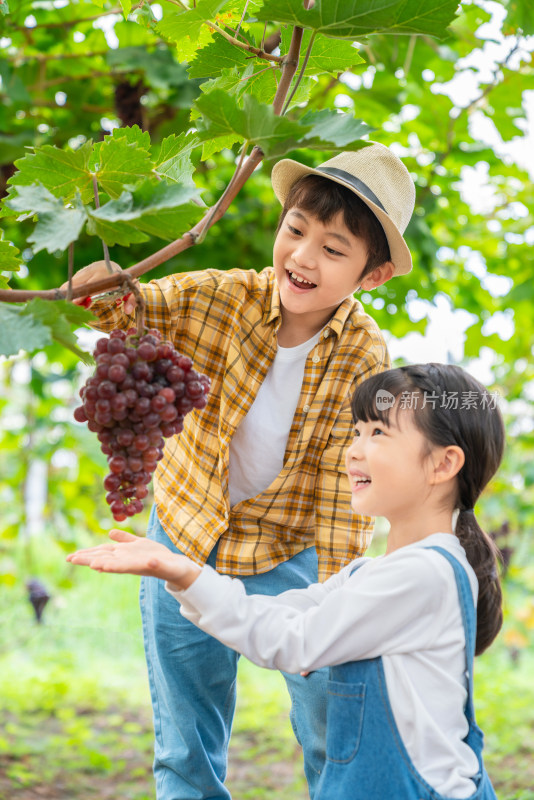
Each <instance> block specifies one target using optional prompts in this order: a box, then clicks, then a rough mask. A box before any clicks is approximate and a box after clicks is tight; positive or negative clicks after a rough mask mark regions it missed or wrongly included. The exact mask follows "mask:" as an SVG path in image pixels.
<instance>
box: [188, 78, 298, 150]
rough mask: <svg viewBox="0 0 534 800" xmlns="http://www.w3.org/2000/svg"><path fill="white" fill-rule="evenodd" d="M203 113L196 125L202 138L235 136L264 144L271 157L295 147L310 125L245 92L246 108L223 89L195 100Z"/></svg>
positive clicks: (257, 143)
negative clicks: (287, 115) (279, 113)
mask: <svg viewBox="0 0 534 800" xmlns="http://www.w3.org/2000/svg"><path fill="white" fill-rule="evenodd" d="M196 105H197V107H198V109H199V110H200V112H201V113H202V120H199V122H198V124H197V127H198V133H199V136H200V137H201V139H202V140H209V139H214V138H217V137H220V136H225V137H227V136H236V137H238V139H247V140H248V141H250V142H253V143H254V144H256V145H258V147H261V149H262V150H263V152H264V153H265V155H266V156H267V157H268V158H273V157H276V156H280V155H283V154H285V153H288V152H289V151H290V150H294V149H295V147H296V146H297V144H298V142H299V141H300V140H301V139H302V138H303V136H304V134H306V133H307V132H308V131H309V130H310V129H309V127H307V126H303V125H301V124H300V123H298V122H294V121H292V120H290V119H288V118H287V117H281V116H277V115H276V114H275V113H274V111H273V109H272V107H271V106H268V105H264V104H263V103H260V102H259V101H258V100H256V98H255V97H253V96H252V95H245V96H244V98H243V108H240V107H239V105H238V103H237V100H236V99H235V98H234V97H231V96H229V95H228V94H226V93H225V92H223V91H222V90H220V89H217V90H216V91H213V92H210V94H207V95H202V96H201V97H199V98H198V99H197V101H196Z"/></svg>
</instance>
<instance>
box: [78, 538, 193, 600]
mask: <svg viewBox="0 0 534 800" xmlns="http://www.w3.org/2000/svg"><path fill="white" fill-rule="evenodd" d="M109 538H110V539H112V540H113V541H112V542H106V543H105V544H99V545H97V546H96V547H88V548H86V549H85V550H77V551H76V552H75V553H70V554H69V555H68V556H67V561H70V562H71V563H72V564H77V565H78V566H82V567H90V568H91V569H94V570H96V571H97V572H115V573H128V574H130V575H147V576H149V577H153V578H161V579H162V580H165V581H168V582H169V583H171V584H173V587H174V588H176V589H178V590H183V589H187V588H188V587H189V586H191V584H192V583H193V581H194V580H195V579H196V578H197V577H198V575H199V574H200V567H198V566H197V565H196V564H195V563H194V562H193V561H191V560H190V559H189V558H187V556H183V555H179V554H178V553H173V552H171V550H169V548H168V547H165V545H163V544H160V543H159V542H153V541H152V540H151V539H146V538H144V537H142V536H134V535H133V533H127V532H126V531H121V530H118V529H116V528H114V529H113V530H112V531H110V534H109Z"/></svg>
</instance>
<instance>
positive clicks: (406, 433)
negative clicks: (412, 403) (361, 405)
mask: <svg viewBox="0 0 534 800" xmlns="http://www.w3.org/2000/svg"><path fill="white" fill-rule="evenodd" d="M413 413H417V411H413V412H412V411H408V410H401V411H400V412H399V413H398V414H397V413H395V410H394V409H393V410H392V412H391V414H390V419H389V423H390V424H389V427H388V426H387V425H385V423H383V422H362V421H359V422H357V423H356V425H355V429H354V439H353V441H352V444H351V445H350V446H349V448H348V450H347V453H346V459H345V465H346V469H347V475H348V478H349V482H350V488H351V506H352V510H353V511H354V512H355V513H357V514H364V515H367V516H372V517H378V516H380V517H386V518H387V519H388V520H389V521H390V522H391V523H392V524H393V522H396V521H400V520H402V519H409V518H410V517H411V516H413V514H414V512H416V513H417V511H418V509H420V507H421V503H422V502H423V501H424V499H425V498H426V497H428V494H429V492H430V491H431V488H432V487H431V485H430V483H429V476H430V473H431V470H430V469H429V466H430V464H429V460H430V455H429V452H428V451H429V446H428V442H427V440H426V439H425V437H424V436H423V434H422V433H421V432H420V431H419V430H418V429H417V428H416V427H415V425H414V423H413V417H412V414H413Z"/></svg>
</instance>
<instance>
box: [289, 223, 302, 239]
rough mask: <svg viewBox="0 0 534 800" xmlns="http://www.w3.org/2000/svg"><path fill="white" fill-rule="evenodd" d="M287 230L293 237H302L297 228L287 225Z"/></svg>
mask: <svg viewBox="0 0 534 800" xmlns="http://www.w3.org/2000/svg"><path fill="white" fill-rule="evenodd" d="M287 228H288V230H289V233H292V234H293V235H294V236H302V233H301V232H300V231H299V230H298V228H294V227H293V225H290V224H289V223H288V225H287Z"/></svg>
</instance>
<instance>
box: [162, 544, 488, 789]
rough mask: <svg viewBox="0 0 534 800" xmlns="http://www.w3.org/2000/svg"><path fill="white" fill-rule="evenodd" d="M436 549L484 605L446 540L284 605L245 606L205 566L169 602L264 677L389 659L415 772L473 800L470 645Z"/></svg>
mask: <svg viewBox="0 0 534 800" xmlns="http://www.w3.org/2000/svg"><path fill="white" fill-rule="evenodd" d="M430 545H439V546H441V547H443V548H445V549H447V550H448V551H449V552H451V553H452V554H453V555H454V556H455V557H456V558H457V559H458V560H459V561H460V563H461V564H462V565H463V566H464V567H465V569H466V571H467V574H468V576H469V580H470V584H471V588H472V590H473V597H474V599H475V602H476V598H477V596H478V584H477V579H476V576H475V574H474V572H473V570H472V568H471V567H470V565H469V563H468V562H467V559H466V556H465V552H464V550H463V548H462V547H461V545H460V543H459V541H458V539H457V538H456V537H455V536H453V535H452V534H446V533H437V534H433V535H431V536H428V537H426V538H425V539H423V540H421V541H419V542H416V543H414V544H411V545H407V546H406V547H403V548H401V549H399V550H396V551H395V552H393V553H391V554H389V555H387V556H381V557H379V558H374V559H372V558H361V559H357V560H356V561H353V562H352V564H349V565H347V566H346V567H345V568H343V569H342V570H341V571H340V572H338V573H337V574H335V575H333V576H332V577H331V578H330V579H329V580H327V581H326V582H325V583H322V584H321V583H317V584H313V585H311V586H310V587H308V588H307V589H304V590H290V591H287V592H284V593H282V594H280V595H278V596H276V597H270V596H264V595H248V596H247V595H246V593H245V589H244V586H243V584H242V583H241V581H239V580H236V579H232V578H229V577H228V576H224V575H219V574H217V573H216V572H215V571H214V570H213V569H211V568H210V567H207V566H206V567H204V568H203V570H202V572H201V574H200V575H199V577H198V578H197V579H196V580H195V581H194V583H193V584H192V585H191V586H190V587H189V589H187V590H185V591H183V592H175V591H171V592H170V593H171V594H172V595H173V596H174V597H175V598H176V599H177V600H178V601H179V602H180V603H181V613H182V614H183V616H184V617H186V618H187V619H189V620H191V622H193V623H194V624H195V625H198V626H199V627H201V628H202V629H203V630H205V631H206V632H207V633H209V634H211V635H213V636H215V637H216V638H217V639H219V640H220V641H222V642H223V643H224V644H226V645H228V646H229V647H232V648H233V649H235V650H237V651H238V652H240V653H242V654H243V655H245V656H247V658H249V659H250V660H251V661H253V662H254V663H256V664H258V665H260V666H262V667H268V668H270V669H280V670H284V671H286V672H293V673H297V672H300V671H302V670H308V671H311V670H314V669H319V668H321V667H324V666H333V665H335V664H343V663H345V662H347V661H356V660H360V659H365V658H374V657H376V656H382V657H383V665H384V672H385V675H386V682H387V688H388V694H389V699H390V703H391V707H392V710H393V714H394V716H395V721H396V723H397V727H398V729H399V732H400V735H401V736H402V739H403V742H404V745H405V747H406V749H407V751H408V754H409V755H410V758H411V759H412V761H413V763H414V765H415V767H416V768H417V769H418V771H419V772H420V773H421V775H422V776H423V777H424V778H425V780H426V781H427V782H428V783H429V784H430V785H431V786H432V787H433V788H434V789H436V791H438V792H439V793H440V794H443V795H446V796H448V797H454V798H465V797H469V795H471V794H472V793H473V791H474V784H473V782H472V781H471V780H470V778H471V777H472V776H473V775H475V773H476V772H477V770H478V762H477V759H476V756H475V754H474V753H473V751H472V750H471V749H470V748H469V747H468V746H467V745H466V744H465V743H464V742H463V739H464V738H465V736H466V734H467V730H468V724H467V720H466V718H465V715H464V706H465V701H466V696H467V693H466V686H467V683H466V676H465V670H466V660H465V658H466V657H465V634H464V628H463V623H462V617H461V610H460V604H459V600H458V591H457V588H456V581H455V577H454V572H453V569H452V567H451V565H450V564H449V562H448V561H447V560H446V559H445V558H444V557H443V556H442V555H441V554H440V553H438V552H436V551H435V550H429V549H426V548H428V547H429V546H430ZM357 563H359V564H361V566H360V568H359V569H358V570H357V571H356V572H355V573H354V574H352V575H351V570H352V569H353V567H354V565H355V564H357ZM167 589H168V591H170V589H169V587H167Z"/></svg>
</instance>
